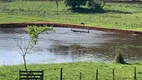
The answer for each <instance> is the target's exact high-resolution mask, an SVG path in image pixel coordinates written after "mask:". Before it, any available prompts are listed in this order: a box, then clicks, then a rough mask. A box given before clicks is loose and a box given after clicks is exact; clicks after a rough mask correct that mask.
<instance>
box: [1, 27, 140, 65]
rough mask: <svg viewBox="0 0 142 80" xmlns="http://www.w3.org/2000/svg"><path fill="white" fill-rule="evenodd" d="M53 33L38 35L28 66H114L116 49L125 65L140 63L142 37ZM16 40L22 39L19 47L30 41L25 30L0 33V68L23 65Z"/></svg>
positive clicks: (63, 30)
mask: <svg viewBox="0 0 142 80" xmlns="http://www.w3.org/2000/svg"><path fill="white" fill-rule="evenodd" d="M54 30H55V32H44V33H42V34H40V35H39V41H38V43H37V45H36V46H35V47H34V49H33V51H32V53H31V54H27V56H26V58H27V62H28V64H39V63H41V64H44V63H63V62H82V61H83V62H84V61H85V62H88V61H89V62H113V61H114V57H115V55H116V53H117V52H116V47H117V48H120V51H121V53H122V54H123V56H124V57H125V59H126V61H128V62H131V61H141V60H142V54H141V53H142V49H141V48H142V36H134V35H131V34H124V33H118V32H105V31H97V30H90V33H80V32H72V31H71V28H59V27H56V28H54ZM82 30H84V29H82ZM84 31H85V30H84ZM19 37H22V38H23V39H22V40H21V39H19V40H20V41H21V46H25V45H26V44H27V43H28V41H29V40H30V37H29V35H28V34H27V33H26V28H5V29H4V28H1V29H0V65H15V64H16V65H17V64H23V60H22V55H21V54H20V49H19V48H18V47H17V44H18V43H17V42H16V41H15V40H14V38H17V39H18V38H19Z"/></svg>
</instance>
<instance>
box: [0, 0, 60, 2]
mask: <svg viewBox="0 0 142 80" xmlns="http://www.w3.org/2000/svg"><path fill="white" fill-rule="evenodd" d="M0 1H2V2H14V1H56V0H0ZM58 1H63V0H58Z"/></svg>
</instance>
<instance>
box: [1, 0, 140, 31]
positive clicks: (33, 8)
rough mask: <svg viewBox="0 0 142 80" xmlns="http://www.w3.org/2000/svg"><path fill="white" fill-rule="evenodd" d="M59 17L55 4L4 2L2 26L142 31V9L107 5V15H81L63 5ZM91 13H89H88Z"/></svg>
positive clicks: (132, 6) (129, 5) (47, 2)
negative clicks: (56, 25) (52, 24)
mask: <svg viewBox="0 0 142 80" xmlns="http://www.w3.org/2000/svg"><path fill="white" fill-rule="evenodd" d="M59 4H60V5H59V15H57V13H56V5H55V2H53V1H25V2H20V1H16V2H12V3H4V2H0V23H8V22H59V23H69V24H80V23H81V22H84V23H85V25H89V26H100V27H104V28H116V29H127V30H138V31H141V30H142V5H141V4H123V3H122V4H120V3H107V4H106V6H105V7H104V9H105V11H106V12H105V13H78V12H72V11H71V10H69V7H65V5H64V2H63V1H61V2H60V3H59ZM86 12H87V11H86Z"/></svg>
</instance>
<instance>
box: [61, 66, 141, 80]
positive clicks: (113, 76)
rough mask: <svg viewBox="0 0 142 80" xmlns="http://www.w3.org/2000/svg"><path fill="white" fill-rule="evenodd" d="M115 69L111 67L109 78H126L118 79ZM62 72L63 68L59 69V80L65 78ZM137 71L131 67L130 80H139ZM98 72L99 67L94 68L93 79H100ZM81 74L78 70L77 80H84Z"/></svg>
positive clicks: (110, 79) (112, 79) (113, 79)
mask: <svg viewBox="0 0 142 80" xmlns="http://www.w3.org/2000/svg"><path fill="white" fill-rule="evenodd" d="M116 71H117V69H112V70H111V77H109V80H126V79H120V78H118V77H117V75H116ZM63 73H64V71H63V68H61V69H60V80H65V79H64V78H63V77H64V75H63ZM138 73H140V72H138V71H137V68H136V67H134V69H133V76H132V79H130V80H141V79H138V78H137V76H138ZM100 74H101V72H99V69H96V71H95V77H94V79H93V80H102V79H101V76H100ZM126 75H127V72H126ZM82 76H85V75H83V74H82V72H80V73H79V76H78V77H79V80H84V79H83V77H82ZM127 80H128V79H127Z"/></svg>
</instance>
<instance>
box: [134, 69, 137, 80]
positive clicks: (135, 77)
mask: <svg viewBox="0 0 142 80" xmlns="http://www.w3.org/2000/svg"><path fill="white" fill-rule="evenodd" d="M134 80H137V70H136V67H134Z"/></svg>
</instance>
